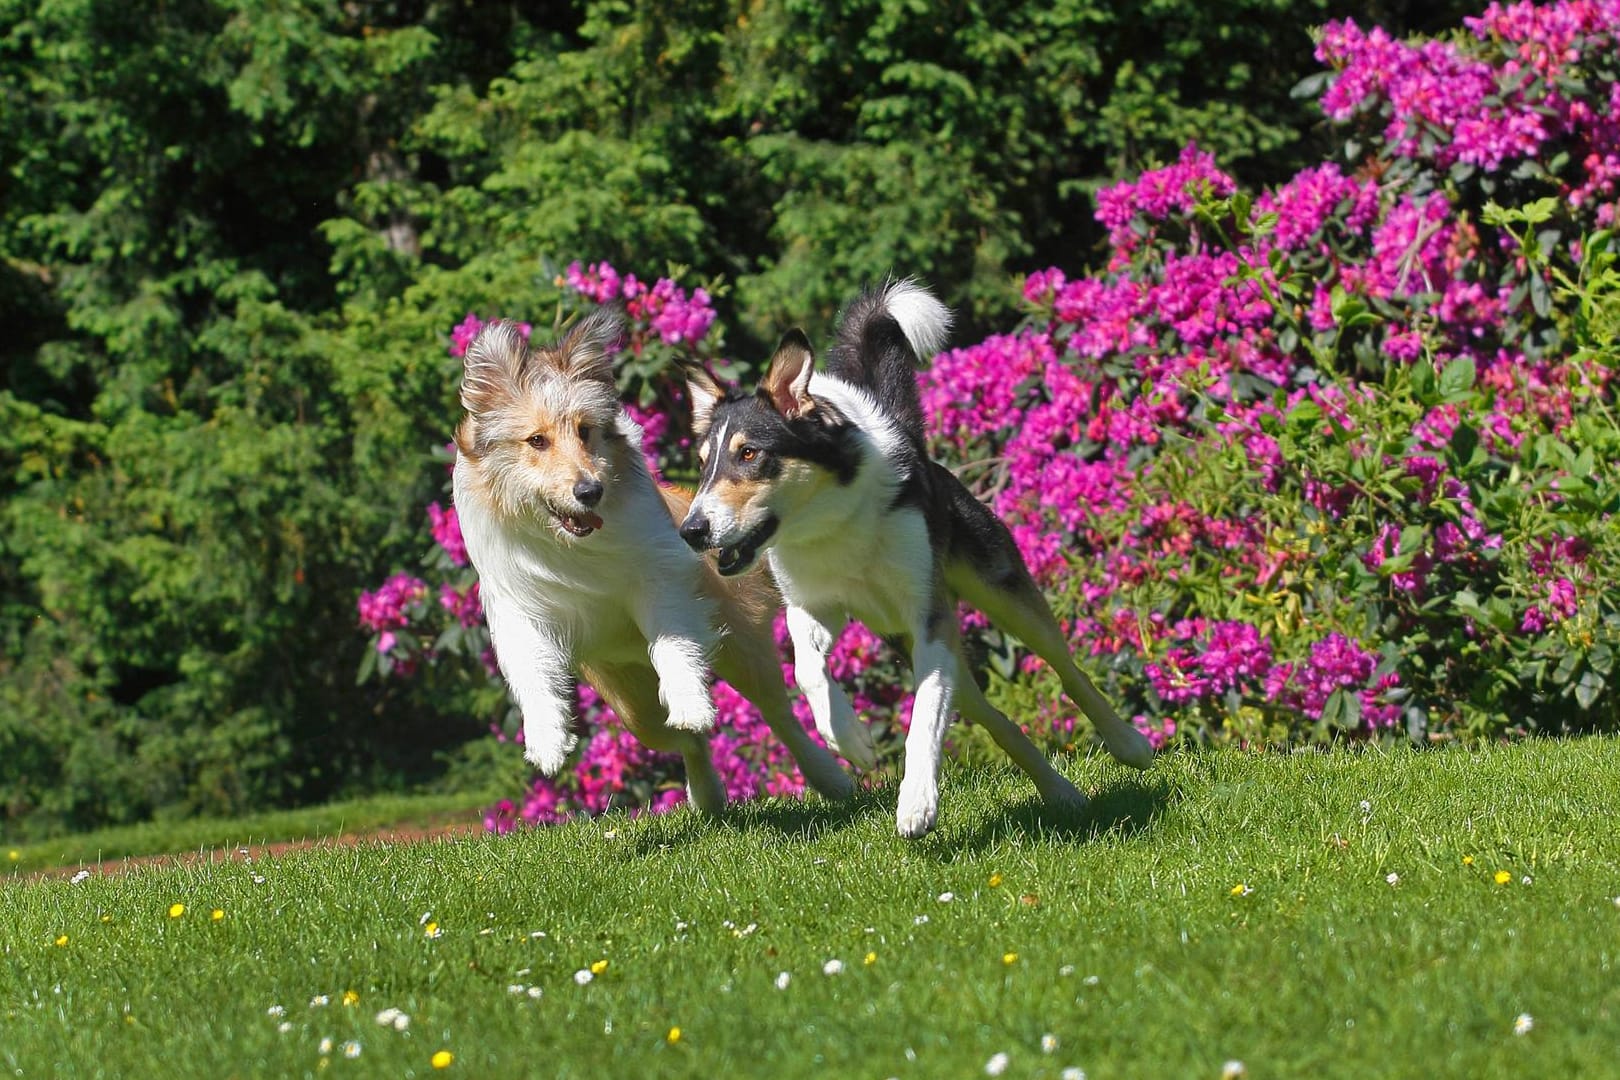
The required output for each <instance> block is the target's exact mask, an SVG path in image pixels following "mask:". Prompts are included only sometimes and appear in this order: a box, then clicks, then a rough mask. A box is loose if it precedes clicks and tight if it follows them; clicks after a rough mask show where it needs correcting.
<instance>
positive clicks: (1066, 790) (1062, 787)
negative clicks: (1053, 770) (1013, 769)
mask: <svg viewBox="0 0 1620 1080" xmlns="http://www.w3.org/2000/svg"><path fill="white" fill-rule="evenodd" d="M1039 787H1040V793H1041V801H1042V802H1044V803H1046V805H1048V806H1050V807H1052V808H1053V809H1054V810H1068V811H1080V810H1084V809H1085V808H1086V807H1087V806H1089V805H1091V800H1090V799H1088V798H1086V796H1085V793H1084V792H1082V791H1081V790H1080V789H1079V788H1077V787H1075V786H1074V785H1073V784H1071V783H1069V781H1067V780H1065V779H1064V778H1063V777H1061V776H1056V775H1054V776H1052V777H1051V778H1049V779H1048V780H1046V781H1045V782H1044V783H1042V784H1041V785H1040V786H1039Z"/></svg>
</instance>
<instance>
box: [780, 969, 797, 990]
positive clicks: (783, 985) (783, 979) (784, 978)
mask: <svg viewBox="0 0 1620 1080" xmlns="http://www.w3.org/2000/svg"><path fill="white" fill-rule="evenodd" d="M792 981H793V975H792V974H791V973H790V972H786V971H782V972H778V973H777V976H776V988H777V989H778V990H786V989H787V988H788V983H790V982H792Z"/></svg>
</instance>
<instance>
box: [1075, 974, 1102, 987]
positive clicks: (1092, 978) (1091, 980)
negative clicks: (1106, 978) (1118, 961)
mask: <svg viewBox="0 0 1620 1080" xmlns="http://www.w3.org/2000/svg"><path fill="white" fill-rule="evenodd" d="M1080 981H1081V982H1083V983H1085V984H1086V985H1087V986H1096V985H1097V984H1098V983H1100V982H1102V978H1101V976H1098V975H1087V976H1086V977H1085V978H1084V979H1081V980H1080Z"/></svg>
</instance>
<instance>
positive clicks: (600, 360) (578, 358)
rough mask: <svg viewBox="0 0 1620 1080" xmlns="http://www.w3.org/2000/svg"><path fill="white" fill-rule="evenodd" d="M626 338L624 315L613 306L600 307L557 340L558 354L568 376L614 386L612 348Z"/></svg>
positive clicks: (558, 359)
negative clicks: (560, 339)
mask: <svg viewBox="0 0 1620 1080" xmlns="http://www.w3.org/2000/svg"><path fill="white" fill-rule="evenodd" d="M623 337H624V316H623V315H621V314H619V312H617V311H615V310H614V309H612V308H597V309H596V310H595V311H593V312H591V313H590V314H589V315H587V316H585V317H584V318H583V319H581V320H580V321H579V322H577V323H575V324H574V328H573V329H572V330H570V331H568V336H567V337H565V338H563V339H562V341H561V342H559V343H558V345H557V351H556V353H555V356H556V358H557V361H558V363H559V364H560V365H561V367H562V370H563V373H564V374H565V375H567V376H568V377H569V378H573V379H587V380H589V379H594V380H595V381H597V382H602V383H606V384H607V385H608V386H613V385H614V382H613V357H612V350H613V348H614V346H616V345H617V344H618V343H619V342H620V340H622V339H623Z"/></svg>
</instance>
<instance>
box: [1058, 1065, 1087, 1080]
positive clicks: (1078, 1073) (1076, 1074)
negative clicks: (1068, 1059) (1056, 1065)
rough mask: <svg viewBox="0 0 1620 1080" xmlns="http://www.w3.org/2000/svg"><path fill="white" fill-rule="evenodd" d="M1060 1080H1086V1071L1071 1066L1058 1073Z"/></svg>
mask: <svg viewBox="0 0 1620 1080" xmlns="http://www.w3.org/2000/svg"><path fill="white" fill-rule="evenodd" d="M1058 1077H1059V1080H1086V1070H1084V1069H1081V1068H1077V1067H1075V1066H1073V1065H1070V1066H1069V1067H1068V1068H1067V1069H1064V1070H1063V1071H1062V1072H1060V1073H1058Z"/></svg>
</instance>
